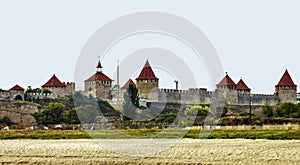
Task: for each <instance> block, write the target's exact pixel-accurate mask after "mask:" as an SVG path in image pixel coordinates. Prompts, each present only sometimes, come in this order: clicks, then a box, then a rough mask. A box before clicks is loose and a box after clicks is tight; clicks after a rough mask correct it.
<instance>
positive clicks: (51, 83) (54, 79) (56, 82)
mask: <svg viewBox="0 0 300 165" xmlns="http://www.w3.org/2000/svg"><path fill="white" fill-rule="evenodd" d="M45 87H66V85H65V84H63V83H62V82H61V81H60V80H59V79H58V78H57V77H56V76H55V74H54V75H53V76H52V77H51V79H50V80H49V81H47V82H46V84H44V85H43V86H42V88H45Z"/></svg>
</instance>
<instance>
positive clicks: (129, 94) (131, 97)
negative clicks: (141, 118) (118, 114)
mask: <svg viewBox="0 0 300 165" xmlns="http://www.w3.org/2000/svg"><path fill="white" fill-rule="evenodd" d="M139 101H140V99H139V95H138V89H137V88H136V87H135V86H133V85H131V84H130V85H129V87H128V88H127V89H126V92H125V93H124V104H123V113H124V120H130V119H132V118H134V116H135V115H136V109H137V108H139Z"/></svg>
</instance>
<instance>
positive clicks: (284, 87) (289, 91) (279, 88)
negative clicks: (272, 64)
mask: <svg viewBox="0 0 300 165" xmlns="http://www.w3.org/2000/svg"><path fill="white" fill-rule="evenodd" d="M275 91H276V94H278V97H279V102H280V103H284V102H292V103H297V85H296V84H295V83H294V81H293V80H292V78H291V76H290V74H289V72H288V70H285V72H284V74H283V76H282V77H281V79H280V80H279V82H278V84H277V85H276V86H275Z"/></svg>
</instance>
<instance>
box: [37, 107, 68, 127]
mask: <svg viewBox="0 0 300 165" xmlns="http://www.w3.org/2000/svg"><path fill="white" fill-rule="evenodd" d="M65 112H66V106H65V105H64V104H61V103H56V102H53V103H50V104H49V105H48V106H46V107H45V109H44V110H43V111H41V112H36V113H34V114H33V116H34V118H35V120H36V121H37V123H38V124H44V125H48V124H60V123H63V122H64V117H63V115H64V113H65Z"/></svg>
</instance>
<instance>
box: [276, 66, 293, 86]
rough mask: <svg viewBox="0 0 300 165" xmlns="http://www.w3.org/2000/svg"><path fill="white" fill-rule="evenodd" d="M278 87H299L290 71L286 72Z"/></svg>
mask: <svg viewBox="0 0 300 165" xmlns="http://www.w3.org/2000/svg"><path fill="white" fill-rule="evenodd" d="M276 86H297V85H296V84H294V82H293V80H292V78H291V76H290V74H289V72H288V70H286V71H285V72H284V74H283V76H282V77H281V79H280V81H279V82H278V84H277V85H276Z"/></svg>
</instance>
